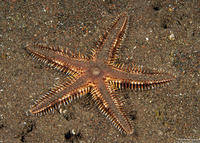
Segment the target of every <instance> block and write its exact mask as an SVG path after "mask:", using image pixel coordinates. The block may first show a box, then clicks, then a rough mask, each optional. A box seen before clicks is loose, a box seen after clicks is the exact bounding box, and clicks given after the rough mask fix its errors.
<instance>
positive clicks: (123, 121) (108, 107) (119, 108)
mask: <svg viewBox="0 0 200 143" xmlns="http://www.w3.org/2000/svg"><path fill="white" fill-rule="evenodd" d="M100 83H102V82H100ZM110 86H112V85H110V84H109V83H107V81H105V82H104V84H97V85H94V86H93V88H92V89H91V92H90V93H91V96H92V99H93V100H94V101H95V103H96V105H97V107H98V108H99V110H100V111H101V112H102V113H103V114H104V115H105V116H106V117H107V118H108V119H109V120H110V121H111V122H112V123H113V124H114V126H115V127H116V128H117V129H118V130H119V131H121V132H122V133H124V134H132V133H133V129H132V126H131V123H130V122H129V120H128V118H127V113H126V112H125V111H124V104H123V101H122V100H121V99H120V98H119V96H117V95H116V94H115V93H116V92H114V90H113V88H114V87H110Z"/></svg>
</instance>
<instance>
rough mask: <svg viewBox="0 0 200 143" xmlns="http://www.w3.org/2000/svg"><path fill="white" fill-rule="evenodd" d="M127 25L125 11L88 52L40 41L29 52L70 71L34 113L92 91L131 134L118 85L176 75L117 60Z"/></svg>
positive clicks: (146, 85) (149, 84)
mask: <svg viewBox="0 0 200 143" xmlns="http://www.w3.org/2000/svg"><path fill="white" fill-rule="evenodd" d="M127 25H128V15H127V13H123V14H121V15H119V16H118V18H117V19H116V20H114V22H113V23H112V26H111V27H110V28H109V29H108V30H107V31H106V32H105V34H104V35H103V36H102V37H101V38H100V40H99V42H97V44H96V45H95V47H93V48H92V50H91V52H90V53H89V54H88V55H86V56H85V55H82V54H81V53H80V52H79V53H74V54H72V53H71V52H69V51H68V49H67V48H62V47H49V46H45V45H42V44H37V45H35V46H34V48H31V47H27V48H26V50H27V52H28V53H29V54H30V55H32V56H33V57H34V58H36V59H38V60H39V61H41V62H43V63H46V64H48V65H49V66H50V67H54V68H56V69H58V70H59V71H62V72H64V73H66V74H67V78H68V79H67V81H66V82H65V83H62V84H60V85H56V86H54V87H53V88H51V89H50V91H49V92H48V93H47V94H45V95H44V96H43V97H42V98H41V99H40V100H39V101H36V104H35V105H33V107H32V109H31V113H32V114H34V115H39V114H43V113H46V112H48V111H52V110H53V109H54V108H57V107H58V106H60V105H65V104H69V103H71V102H72V101H74V100H75V99H78V98H80V97H82V96H84V95H90V96H91V97H92V99H93V100H94V102H95V103H96V105H97V107H98V109H99V110H100V111H101V112H102V113H103V114H104V115H105V116H106V117H107V118H108V119H109V120H110V121H111V122H112V123H113V124H114V125H115V127H117V128H118V130H119V131H121V132H122V133H125V134H132V133H133V128H132V126H131V123H130V121H129V117H128V116H129V115H128V114H127V113H126V112H125V110H124V104H123V101H122V100H121V98H119V96H118V95H117V94H116V90H119V89H131V90H147V89H151V88H154V87H159V86H162V85H165V84H168V83H170V82H172V81H173V80H174V79H175V76H174V75H173V74H170V73H165V72H160V71H157V70H148V69H145V68H143V67H142V66H135V65H133V64H132V65H125V64H123V63H119V62H116V59H117V57H118V52H119V49H120V48H121V47H120V44H121V42H122V39H123V37H124V35H125V31H126V29H127Z"/></svg>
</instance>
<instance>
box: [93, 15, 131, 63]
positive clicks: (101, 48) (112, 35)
mask: <svg viewBox="0 0 200 143" xmlns="http://www.w3.org/2000/svg"><path fill="white" fill-rule="evenodd" d="M127 24H128V16H127V13H126V12H125V13H124V14H121V15H119V16H118V18H117V19H116V20H114V21H113V23H112V25H111V27H110V28H109V29H108V30H107V31H106V32H105V34H104V36H103V37H101V38H100V41H99V44H97V46H96V50H94V51H95V52H94V53H96V54H93V56H92V58H93V59H95V60H96V61H97V62H100V63H107V64H109V65H110V64H112V62H113V59H114V58H115V56H114V55H115V54H116V52H117V50H118V48H117V47H118V46H119V45H120V43H121V41H122V38H123V35H124V33H125V31H126V28H127Z"/></svg>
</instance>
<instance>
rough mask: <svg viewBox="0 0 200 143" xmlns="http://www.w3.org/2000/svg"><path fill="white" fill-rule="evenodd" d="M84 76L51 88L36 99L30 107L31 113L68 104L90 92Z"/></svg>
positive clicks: (42, 111)
mask: <svg viewBox="0 0 200 143" xmlns="http://www.w3.org/2000/svg"><path fill="white" fill-rule="evenodd" d="M84 78H85V77H84V76H82V77H80V78H79V79H78V80H76V81H75V82H73V81H68V82H65V83H64V84H60V85H56V86H55V87H53V88H51V89H50V90H49V92H48V93H46V94H45V95H44V96H43V97H41V99H40V100H38V101H36V103H35V105H33V107H32V109H31V113H32V114H34V115H40V114H43V113H47V112H49V111H52V110H53V109H54V108H57V107H58V106H59V105H65V104H69V103H71V102H72V101H74V100H75V99H79V98H81V97H82V96H83V95H86V94H87V93H89V92H90V89H91V84H90V83H86V82H84ZM77 87H78V88H77Z"/></svg>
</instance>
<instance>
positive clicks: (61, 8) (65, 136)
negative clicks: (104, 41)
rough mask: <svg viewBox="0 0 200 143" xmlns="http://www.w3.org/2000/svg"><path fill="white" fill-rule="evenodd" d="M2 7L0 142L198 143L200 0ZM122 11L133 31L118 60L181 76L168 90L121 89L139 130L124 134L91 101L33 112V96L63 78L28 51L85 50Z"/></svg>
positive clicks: (69, 0)
mask: <svg viewBox="0 0 200 143" xmlns="http://www.w3.org/2000/svg"><path fill="white" fill-rule="evenodd" d="M0 7H1V10H0V13H1V17H0V25H1V26H0V30H1V33H0V142H46V143H48V142H72V143H77V142H81V143H88V142H91V143H93V142H108V143H122V142H125V143H130V142H133V143H134V142H140V143H146V142H148V143H151V142H160V143H162V142H168V143H174V142H177V143H179V142H190V143H194V142H195V143H196V142H200V140H199V139H200V124H199V122H200V116H199V115H200V110H199V109H200V107H199V99H200V89H199V82H200V81H199V75H200V69H199V68H200V67H199V64H200V63H199V61H200V53H199V50H200V47H199V45H200V9H199V7H200V1H198V0H191V1H179V0H174V1H172V0H167V1H162V0H160V1H143V0H141V1H128V0H124V1H123V0H122V1H117V0H97V1H96V0H94V1H83V0H60V1H53V0H49V1H35V0H32V1H31V0H24V1H18V0H12V1H8V0H3V1H0ZM124 11H126V12H127V13H128V15H129V29H128V31H127V33H126V39H125V40H124V43H123V44H122V50H121V51H120V55H119V59H118V60H119V61H123V62H126V63H130V62H133V63H135V64H138V65H144V66H146V67H148V68H156V69H162V70H165V71H167V72H170V73H174V74H175V75H176V76H177V79H176V80H175V81H174V83H173V84H171V85H169V86H167V87H164V88H159V89H156V90H150V91H143V92H138V91H134V92H133V91H126V92H122V93H121V94H120V96H121V97H123V98H124V101H125V103H126V108H127V110H128V113H129V114H130V115H131V116H130V120H131V124H132V125H133V127H134V130H135V133H134V134H133V135H127V136H125V135H123V134H121V133H120V132H119V131H118V130H117V129H116V128H115V127H114V126H112V124H111V123H110V122H109V121H108V120H106V119H105V117H104V116H103V115H101V113H100V112H99V111H98V109H97V108H96V107H95V105H94V103H92V102H90V100H89V99H88V98H83V99H81V100H79V101H77V102H74V103H73V104H72V105H70V106H67V107H65V108H62V111H63V112H62V113H59V112H58V111H55V112H54V113H49V114H48V115H45V116H41V117H34V116H32V115H31V114H30V112H29V110H30V108H31V106H32V105H33V104H34V101H35V100H37V99H39V97H40V96H42V95H43V94H44V93H46V92H47V91H48V90H49V89H50V87H52V86H53V84H54V83H56V82H62V81H64V80H65V75H64V74H62V73H59V72H57V71H55V70H50V69H49V68H48V67H46V66H44V65H43V64H41V63H38V62H36V61H34V60H32V58H31V57H29V56H28V55H27V53H26V52H25V50H24V48H25V47H26V46H27V45H31V44H33V43H44V44H47V45H51V46H54V45H58V46H64V47H69V49H70V50H71V51H73V50H74V49H75V50H80V51H81V52H83V53H84V52H87V51H89V50H90V49H91V48H92V46H93V45H94V42H95V40H97V39H98V37H99V35H100V34H102V33H103V31H104V30H106V29H107V28H108V27H109V26H110V24H111V23H112V21H113V20H114V19H115V18H116V17H117V15H118V14H120V13H123V12H124ZM127 57H129V59H127Z"/></svg>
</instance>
